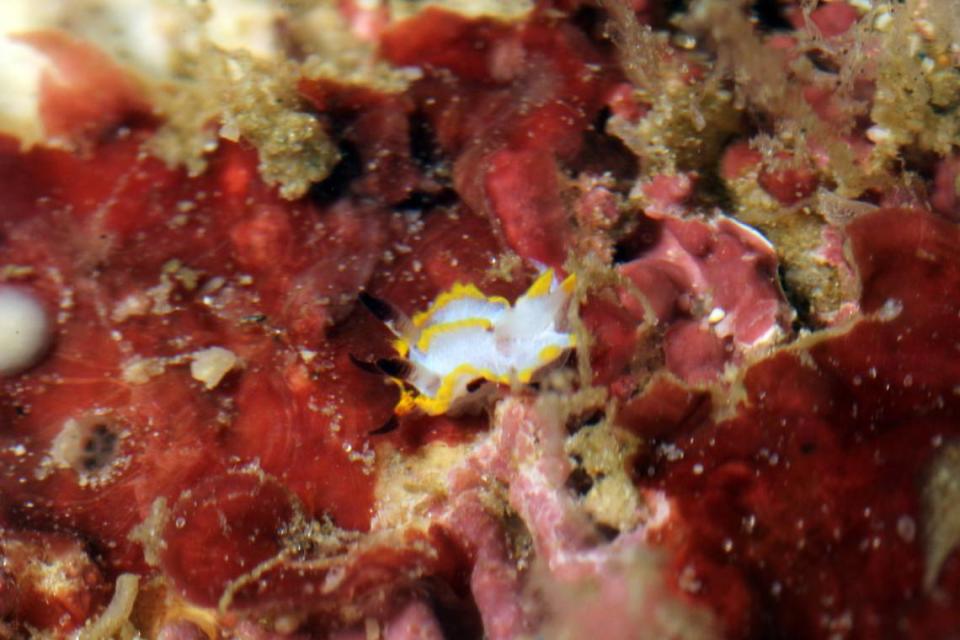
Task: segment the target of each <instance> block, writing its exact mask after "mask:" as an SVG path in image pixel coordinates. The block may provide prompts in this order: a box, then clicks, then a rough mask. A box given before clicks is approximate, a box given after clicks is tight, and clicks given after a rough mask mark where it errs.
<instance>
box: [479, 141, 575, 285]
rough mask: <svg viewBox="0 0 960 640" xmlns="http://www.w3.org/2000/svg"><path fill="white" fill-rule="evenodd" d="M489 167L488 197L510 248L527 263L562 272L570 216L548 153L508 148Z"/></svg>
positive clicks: (497, 154)
mask: <svg viewBox="0 0 960 640" xmlns="http://www.w3.org/2000/svg"><path fill="white" fill-rule="evenodd" d="M489 162H490V165H489V170H488V172H487V174H486V179H485V186H486V192H487V196H488V198H489V202H490V209H491V210H492V212H493V214H494V215H495V216H496V218H497V219H498V220H499V221H500V225H501V227H502V228H503V233H504V236H505V237H506V240H507V243H508V244H509V245H510V247H511V248H512V249H513V250H514V251H516V252H517V253H518V254H520V255H521V256H523V257H525V258H527V259H531V260H536V261H538V262H541V263H543V264H546V265H549V266H553V267H561V266H562V265H563V262H564V260H565V259H566V257H567V255H566V244H567V238H568V236H569V227H568V225H569V221H568V218H569V216H568V214H567V211H566V209H565V207H564V205H563V200H562V199H561V198H560V186H559V176H558V171H557V166H556V162H555V161H554V160H553V158H552V157H551V156H550V155H548V154H544V153H539V152H537V151H527V150H520V151H512V150H509V149H504V150H503V151H499V152H497V153H495V154H494V155H493V156H492V157H491V158H490V161H489Z"/></svg>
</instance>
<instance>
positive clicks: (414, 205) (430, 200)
mask: <svg viewBox="0 0 960 640" xmlns="http://www.w3.org/2000/svg"><path fill="white" fill-rule="evenodd" d="M459 201H460V196H458V195H457V192H456V191H454V190H453V189H449V188H444V189H440V190H438V191H433V192H427V191H414V192H413V193H411V194H410V195H409V196H407V198H406V199H405V200H402V201H400V202H398V203H396V204H395V205H393V210H394V211H429V210H430V209H435V208H437V207H449V206H452V205H455V204H457V203H458V202H459Z"/></svg>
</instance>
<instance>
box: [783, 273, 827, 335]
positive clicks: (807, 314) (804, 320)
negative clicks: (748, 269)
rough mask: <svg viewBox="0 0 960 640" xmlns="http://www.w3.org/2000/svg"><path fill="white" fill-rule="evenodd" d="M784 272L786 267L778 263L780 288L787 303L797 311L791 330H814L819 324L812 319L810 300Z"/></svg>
mask: <svg viewBox="0 0 960 640" xmlns="http://www.w3.org/2000/svg"><path fill="white" fill-rule="evenodd" d="M786 274H787V270H786V268H785V267H784V266H783V265H782V264H781V265H778V266H777V279H778V280H779V281H780V288H781V289H782V290H783V295H784V296H785V297H786V299H787V303H788V304H789V305H790V306H791V307H793V310H794V311H796V313H797V317H796V318H795V319H794V321H793V330H794V331H800V330H802V329H808V330H810V331H815V330H816V329H818V328H819V326H818V325H817V323H816V322H815V321H814V319H813V315H812V307H811V305H810V301H809V300H808V299H807V298H806V296H804V295H803V294H802V293H800V292H799V291H797V289H796V287H794V286H792V285H791V284H790V280H789V278H787V276H786Z"/></svg>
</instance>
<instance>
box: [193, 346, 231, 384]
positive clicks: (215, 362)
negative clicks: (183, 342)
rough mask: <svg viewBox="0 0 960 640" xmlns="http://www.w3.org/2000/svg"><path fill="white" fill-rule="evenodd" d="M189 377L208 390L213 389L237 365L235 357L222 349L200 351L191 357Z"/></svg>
mask: <svg viewBox="0 0 960 640" xmlns="http://www.w3.org/2000/svg"><path fill="white" fill-rule="evenodd" d="M191 358H192V359H193V361H192V362H191V363H190V375H191V376H193V379H194V380H197V381H199V382H202V383H203V386H205V387H206V388H207V389H208V390H209V389H213V388H215V387H216V386H217V385H218V384H220V381H221V380H223V376H225V375H227V373H229V371H230V370H231V369H233V368H234V367H235V366H236V365H237V356H236V354H234V353H233V351H230V350H229V349H224V348H223V347H210V348H208V349H201V350H200V351H196V352H194V353H193V354H192V355H191Z"/></svg>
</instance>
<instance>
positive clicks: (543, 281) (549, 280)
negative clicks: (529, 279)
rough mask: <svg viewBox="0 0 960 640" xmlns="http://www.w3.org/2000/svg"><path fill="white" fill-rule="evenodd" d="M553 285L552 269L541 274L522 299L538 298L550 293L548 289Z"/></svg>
mask: <svg viewBox="0 0 960 640" xmlns="http://www.w3.org/2000/svg"><path fill="white" fill-rule="evenodd" d="M552 285H553V269H547V270H546V271H544V272H543V273H541V274H540V275H539V276H538V277H537V279H536V280H534V281H533V284H531V285H530V288H529V289H527V292H526V293H525V294H523V297H524V298H539V297H540V296H545V295H547V294H548V293H550V287H551V286H552Z"/></svg>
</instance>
